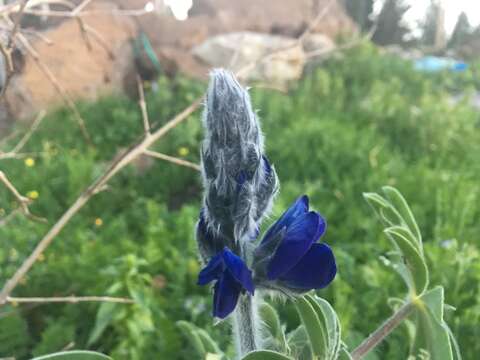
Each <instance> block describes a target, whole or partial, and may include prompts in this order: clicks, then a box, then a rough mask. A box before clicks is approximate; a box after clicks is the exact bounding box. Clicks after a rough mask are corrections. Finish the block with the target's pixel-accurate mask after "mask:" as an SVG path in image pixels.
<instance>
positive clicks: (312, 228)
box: [267, 211, 324, 280]
mask: <svg viewBox="0 0 480 360" xmlns="http://www.w3.org/2000/svg"><path fill="white" fill-rule="evenodd" d="M321 220H322V221H321ZM323 222H324V221H323V219H322V218H321V217H320V215H319V214H318V213H316V212H314V211H310V212H309V213H306V214H304V215H302V216H300V217H298V218H296V219H295V221H294V222H293V223H292V224H291V225H290V226H289V227H288V228H287V231H286V233H285V237H284V239H283V240H282V242H281V244H280V245H279V246H278V248H277V250H276V251H275V254H274V255H273V257H272V259H271V260H270V262H269V264H268V268H267V277H268V279H269V280H275V279H277V278H278V277H280V276H282V275H283V274H285V273H286V272H288V271H289V270H290V269H291V268H293V267H294V266H295V265H296V264H297V263H298V262H299V261H300V260H301V259H302V257H303V256H304V255H305V254H306V253H307V251H308V250H309V249H310V247H311V246H312V244H313V243H314V242H316V241H317V239H318V238H317V237H316V236H317V234H318V233H319V230H318V229H319V227H320V226H321V223H323Z"/></svg>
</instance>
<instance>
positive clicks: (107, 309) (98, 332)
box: [87, 302, 118, 346]
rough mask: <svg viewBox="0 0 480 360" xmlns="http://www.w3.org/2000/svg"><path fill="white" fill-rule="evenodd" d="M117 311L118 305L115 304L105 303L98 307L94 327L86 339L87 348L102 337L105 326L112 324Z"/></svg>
mask: <svg viewBox="0 0 480 360" xmlns="http://www.w3.org/2000/svg"><path fill="white" fill-rule="evenodd" d="M117 310H118V304H115V303H108V302H105V303H102V304H101V305H100V307H99V308H98V312H97V317H96V319H95V326H94V328H93V329H92V331H91V332H90V335H89V337H88V341H87V346H90V345H92V344H94V343H95V342H96V341H97V340H98V339H99V338H100V336H102V334H103V332H104V331H105V329H106V328H107V326H108V325H110V323H111V322H112V320H113V318H114V316H115V314H116V312H117Z"/></svg>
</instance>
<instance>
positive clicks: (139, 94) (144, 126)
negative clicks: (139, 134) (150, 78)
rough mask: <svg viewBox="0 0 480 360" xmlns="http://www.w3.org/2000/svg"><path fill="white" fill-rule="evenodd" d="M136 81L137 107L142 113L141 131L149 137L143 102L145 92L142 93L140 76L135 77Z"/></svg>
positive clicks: (148, 125) (148, 126) (148, 124)
mask: <svg viewBox="0 0 480 360" xmlns="http://www.w3.org/2000/svg"><path fill="white" fill-rule="evenodd" d="M136 80H137V89H138V105H139V106H140V110H141V112H142V120H143V131H144V132H145V135H146V136H148V135H150V121H149V120H148V112H147V103H146V102H145V92H144V91H143V84H142V79H141V78H140V75H138V74H137V75H136Z"/></svg>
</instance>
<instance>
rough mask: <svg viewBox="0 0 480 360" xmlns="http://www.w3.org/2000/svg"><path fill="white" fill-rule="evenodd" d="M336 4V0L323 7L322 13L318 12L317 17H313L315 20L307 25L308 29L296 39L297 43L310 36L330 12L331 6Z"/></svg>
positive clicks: (331, 0)
mask: <svg viewBox="0 0 480 360" xmlns="http://www.w3.org/2000/svg"><path fill="white" fill-rule="evenodd" d="M336 2H337V0H330V1H329V2H328V3H327V5H325V6H324V7H323V8H322V11H320V12H319V13H318V14H317V16H315V18H314V19H313V20H312V21H311V22H310V24H309V25H308V27H307V28H306V29H305V31H304V32H303V33H302V34H301V35H300V36H299V37H298V41H299V42H303V41H304V40H305V38H306V37H307V36H308V35H310V33H311V32H312V31H313V30H315V28H316V27H317V25H318V24H319V23H320V21H322V19H323V18H324V17H325V16H326V15H327V14H328V12H329V11H330V8H331V7H332V6H333V4H335V3H336Z"/></svg>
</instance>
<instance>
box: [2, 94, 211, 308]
mask: <svg viewBox="0 0 480 360" xmlns="http://www.w3.org/2000/svg"><path fill="white" fill-rule="evenodd" d="M202 99H203V98H199V99H197V100H195V101H194V102H193V103H192V104H190V105H189V106H188V107H187V108H185V109H184V110H183V111H182V112H180V113H179V114H178V115H176V116H175V117H173V118H172V119H171V120H170V121H169V122H167V123H166V124H165V125H164V126H162V127H161V128H159V129H157V130H156V131H155V132H153V133H152V134H151V135H150V136H148V137H143V138H142V139H141V140H140V141H139V142H137V143H136V144H134V145H132V146H131V147H130V148H129V149H127V150H125V152H124V153H122V154H121V155H120V156H118V157H117V158H116V159H114V160H113V161H112V163H111V164H110V166H109V167H108V168H107V170H106V171H105V172H104V173H103V174H102V175H101V176H100V177H98V178H97V179H96V180H95V181H94V182H93V183H92V184H91V185H90V186H89V187H88V188H87V189H86V190H85V191H84V192H83V193H82V194H81V195H80V196H79V197H78V198H77V200H75V202H74V203H73V204H72V205H71V206H70V208H69V209H68V210H67V211H66V212H65V213H64V214H63V215H62V216H61V217H60V219H58V221H57V222H56V223H55V224H54V225H53V226H52V228H51V229H50V230H49V231H48V232H47V233H46V234H45V236H44V237H43V238H42V239H41V240H40V242H39V243H38V244H37V246H36V247H35V249H34V250H33V251H32V253H31V254H30V255H29V256H28V257H27V259H25V261H24V262H23V263H22V265H21V266H20V267H19V268H18V269H17V271H16V272H15V274H14V275H13V276H12V277H11V278H10V279H9V280H8V281H7V282H6V283H5V285H4V287H3V289H2V291H1V292H0V305H2V304H5V302H6V300H7V298H8V296H10V293H11V292H12V291H13V289H15V288H16V287H17V285H18V284H19V282H20V280H21V279H22V278H23V277H24V276H25V275H26V274H27V272H28V271H29V270H30V269H31V267H32V266H33V265H34V264H35V262H36V261H37V260H38V257H39V256H40V254H42V253H43V252H44V251H45V249H46V248H47V247H48V246H49V245H50V244H51V242H52V241H53V239H54V238H55V237H56V236H57V235H58V234H59V233H60V231H62V230H63V228H64V227H65V225H67V224H68V222H69V221H70V220H71V219H72V217H73V216H74V215H75V214H77V213H78V212H79V211H80V209H82V208H83V206H84V205H85V204H86V203H87V202H88V201H89V200H90V198H91V197H92V196H93V195H94V194H95V193H97V192H98V191H100V190H101V189H103V188H104V187H105V185H106V184H107V182H108V181H109V180H110V179H111V178H112V177H113V176H115V175H116V174H117V173H118V172H119V171H120V170H121V169H123V168H124V167H125V166H127V165H128V164H129V163H131V162H132V161H133V160H134V159H135V158H137V157H138V156H139V155H141V154H143V153H144V152H145V150H147V149H148V148H149V147H150V146H151V145H152V144H153V143H155V142H156V141H157V140H159V139H160V138H162V137H163V136H164V135H165V134H167V133H168V132H169V131H170V130H172V129H173V128H175V127H176V126H177V125H179V124H180V123H182V122H183V121H184V120H185V119H187V118H188V116H189V115H191V114H192V113H193V112H194V111H195V110H196V109H198V107H199V106H200V104H201V101H202Z"/></svg>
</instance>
